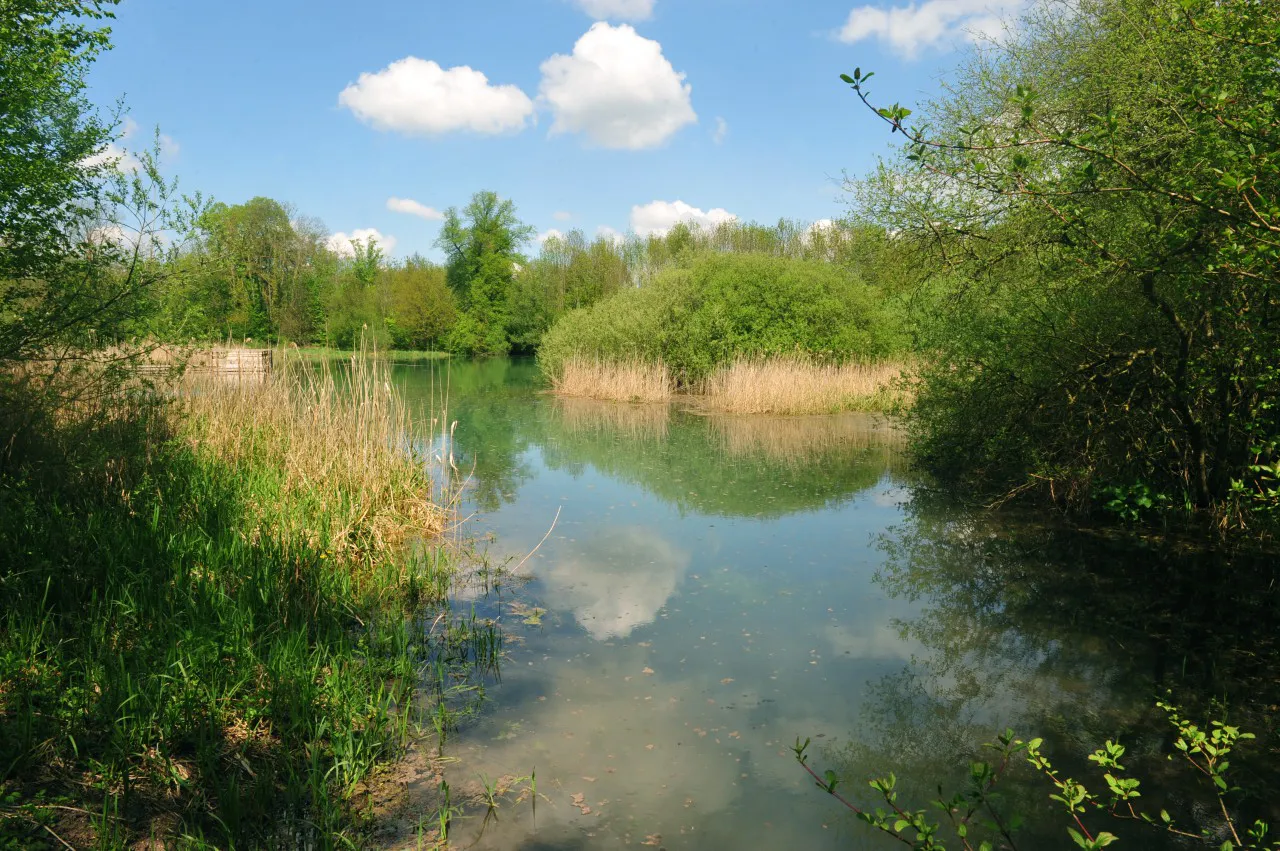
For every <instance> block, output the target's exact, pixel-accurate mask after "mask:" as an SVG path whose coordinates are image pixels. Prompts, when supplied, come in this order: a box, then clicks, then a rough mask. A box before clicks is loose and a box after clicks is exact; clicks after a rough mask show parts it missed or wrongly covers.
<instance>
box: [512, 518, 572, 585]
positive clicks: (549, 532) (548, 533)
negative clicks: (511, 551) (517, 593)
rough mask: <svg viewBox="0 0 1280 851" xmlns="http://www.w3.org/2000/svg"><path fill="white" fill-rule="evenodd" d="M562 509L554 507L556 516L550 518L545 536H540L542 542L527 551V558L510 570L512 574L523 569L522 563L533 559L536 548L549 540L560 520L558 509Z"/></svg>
mask: <svg viewBox="0 0 1280 851" xmlns="http://www.w3.org/2000/svg"><path fill="white" fill-rule="evenodd" d="M562 507H563V506H556V516H555V517H553V518H551V528H550V529H548V530H547V534H545V535H543V536H542V540H541V541H538V546H536V547H534V548H533V549H531V550H529V554H528V555H527V556H525V557H524V558H522V559H520V563H519V564H517V565H516V566H515V567H513V568H511V572H512V573H515V572H516V571H517V570H519V569H520V568H522V567H524V563H525V562H526V561H528V560H529V559H530V558H532V557H533V554H534V553H536V552H537V551H538V547H541V546H542V545H543V544H545V543H546V542H547V538H550V537H551V532H552V530H554V529H555V528H556V521H557V520H559V519H560V509H561V508H562Z"/></svg>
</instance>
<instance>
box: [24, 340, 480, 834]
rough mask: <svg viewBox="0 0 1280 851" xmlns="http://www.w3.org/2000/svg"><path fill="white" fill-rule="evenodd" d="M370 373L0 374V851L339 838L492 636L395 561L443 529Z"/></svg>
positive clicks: (439, 575) (419, 467)
mask: <svg viewBox="0 0 1280 851" xmlns="http://www.w3.org/2000/svg"><path fill="white" fill-rule="evenodd" d="M384 379H385V374H383V373H381V372H379V371H378V369H377V367H376V366H373V365H367V364H366V365H361V364H360V363H356V364H354V365H353V367H352V370H351V372H350V373H349V375H348V376H347V377H339V378H336V379H335V378H334V377H333V376H331V375H326V374H301V375H300V374H297V373H294V372H290V371H287V370H286V371H284V372H283V373H278V374H273V375H270V376H267V377H265V379H262V381H261V383H259V384H247V383H240V384H235V383H218V382H217V381H214V380H213V379H208V380H204V379H201V380H199V381H190V382H187V383H185V384H184V385H182V387H181V388H180V392H179V393H177V394H176V398H175V395H174V394H171V393H170V394H165V393H148V392H146V390H145V389H144V388H141V387H139V386H136V385H134V384H130V383H125V384H123V385H120V384H117V385H115V386H114V388H113V387H112V386H110V385H108V386H107V388H106V389H105V390H101V391H95V392H94V393H92V394H79V395H76V394H74V393H62V392H57V393H55V392H52V391H51V390H50V388H49V386H47V385H50V384H52V383H53V382H54V381H55V380H61V379H57V378H56V374H55V375H53V376H46V377H43V378H42V377H40V376H37V375H32V374H26V375H21V374H18V373H9V374H5V375H0V426H3V441H2V443H3V449H2V450H0V515H2V516H4V517H5V523H3V524H0V847H22V848H29V847H30V848H35V847H101V848H121V847H133V846H134V845H135V844H136V843H139V842H152V843H162V844H163V845H164V846H165V847H169V846H172V845H180V846H184V847H186V846H189V845H191V846H197V847H201V846H206V845H212V846H215V847H233V846H234V847H261V846H266V845H273V844H274V845H277V846H279V847H299V846H302V845H307V846H308V847H317V848H327V847H335V846H337V845H341V844H343V843H344V841H345V840H344V837H345V838H346V839H354V840H357V841H358V838H359V834H360V831H361V829H362V826H363V820H364V819H366V818H367V817H368V813H369V812H370V809H369V806H368V805H367V804H366V803H365V791H366V790H367V789H369V784H370V783H371V782H373V780H374V779H375V778H376V777H377V776H378V773H379V771H380V768H381V767H382V766H385V765H387V764H388V763H389V762H390V761H393V760H394V759H396V758H397V756H398V755H399V754H401V753H403V751H404V749H405V747H406V746H407V744H408V743H409V741H410V740H411V738H412V737H413V734H414V732H415V730H416V729H418V728H420V727H421V726H430V724H431V723H433V722H432V721H427V720H426V718H427V716H428V715H429V716H430V717H431V718H432V719H437V716H438V721H439V723H441V724H445V725H447V724H448V723H449V720H448V719H449V718H450V717H452V716H451V713H452V712H453V711H454V709H453V708H451V707H450V706H447V705H446V704H447V703H448V702H449V701H447V700H446V699H445V695H446V693H447V692H448V691H449V689H450V688H451V687H452V686H451V684H454V683H458V682H460V681H465V678H466V676H467V675H468V672H470V673H474V672H475V670H476V669H477V668H478V667H482V666H484V665H489V666H491V665H492V664H496V655H495V654H496V652H497V651H496V650H495V648H496V646H497V645H496V643H495V642H496V641H498V640H499V639H500V636H497V635H496V634H495V633H494V632H493V631H492V629H486V628H485V625H484V624H481V623H473V624H467V623H465V622H464V623H462V624H454V623H453V620H452V619H451V618H449V617H448V616H447V610H445V609H444V608H443V606H444V605H445V603H444V597H445V594H446V593H447V589H448V587H449V582H450V579H451V576H452V567H451V559H450V553H449V551H447V550H445V549H444V548H442V547H441V546H438V545H437V544H436V543H433V542H431V541H430V540H428V541H426V542H425V543H424V545H423V546H413V547H407V546H402V545H401V542H403V541H405V539H406V538H410V537H418V536H423V537H426V538H430V536H432V535H434V534H436V533H438V532H439V531H440V530H441V528H442V522H443V515H442V512H441V511H440V509H438V508H436V507H435V506H433V505H432V504H431V503H430V501H429V495H430V493H431V491H430V479H429V476H428V474H427V470H426V468H425V467H424V465H423V463H422V459H420V458H419V457H417V456H416V455H414V454H413V453H412V452H411V451H409V448H408V444H407V443H406V442H405V439H404V434H403V433H402V432H400V431H399V429H400V428H401V427H402V425H403V423H404V422H405V418H406V412H405V409H404V407H403V405H401V404H400V403H399V401H398V399H397V397H396V396H395V393H394V392H393V389H392V386H391V385H390V384H389V383H386V382H385V380H384ZM343 381H349V382H350V383H349V385H348V386H343V384H342V383H341V382H343ZM53 398H59V399H67V398H74V399H75V400H76V401H75V403H74V404H63V405H61V406H54V405H51V404H50V403H49V401H48V400H49V399H53ZM442 611H444V612H445V617H443V618H442V617H441V612H442ZM440 622H444V623H445V624H446V626H447V629H444V630H443V631H441V632H440V634H439V635H437V634H436V632H437V630H436V628H435V627H437V626H438V624H439V623H440ZM460 629H461V630H462V631H464V632H467V634H468V635H472V634H473V633H474V636H473V637H475V638H476V639H477V640H475V641H471V640H469V639H468V640H462V639H461V638H460V637H459V636H460V634H461V633H460ZM482 650H483V652H484V654H486V658H485V659H483V660H482V659H480V658H479V657H480V655H481V651H482ZM424 670H437V672H438V673H439V676H438V677H436V678H435V680H436V681H438V684H439V688H438V690H437V689H436V688H435V686H433V685H431V684H430V681H431V679H432V678H428V677H423V676H422V671H424ZM446 671H447V673H446ZM423 683H427V685H426V686H425V688H426V693H425V694H424V693H422V691H421V690H420V687H422V686H423Z"/></svg>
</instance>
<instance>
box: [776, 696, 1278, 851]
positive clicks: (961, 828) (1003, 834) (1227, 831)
mask: <svg viewBox="0 0 1280 851" xmlns="http://www.w3.org/2000/svg"><path fill="white" fill-rule="evenodd" d="M1157 706H1158V707H1159V708H1160V709H1161V710H1163V711H1164V712H1165V715H1166V717H1167V718H1168V721H1169V723H1170V724H1171V725H1172V727H1173V728H1174V733H1175V737H1174V739H1173V742H1172V744H1173V748H1174V750H1175V751H1176V753H1171V754H1169V756H1168V758H1169V759H1170V760H1177V761H1180V762H1182V763H1183V764H1184V765H1185V766H1187V767H1189V768H1190V770H1191V771H1193V772H1194V773H1195V775H1196V776H1198V777H1200V778H1202V779H1203V780H1206V781H1207V782H1208V785H1209V789H1210V792H1211V794H1212V796H1213V799H1214V806H1213V807H1212V809H1209V810H1207V812H1209V813H1213V814H1214V815H1213V816H1212V818H1215V819H1216V821H1215V822H1214V823H1213V824H1211V826H1207V827H1201V828H1199V829H1195V828H1194V827H1190V826H1188V825H1186V824H1185V823H1184V822H1183V821H1179V820H1178V819H1176V818H1175V817H1174V816H1172V815H1170V814H1169V812H1168V811H1167V810H1166V809H1160V810H1158V812H1156V813H1154V814H1153V813H1152V812H1150V811H1148V810H1147V809H1146V808H1145V807H1144V805H1143V802H1142V801H1141V798H1142V797H1143V795H1142V791H1141V787H1142V782H1141V780H1139V779H1137V778H1135V777H1132V776H1130V775H1129V772H1128V771H1127V769H1126V768H1125V766H1124V765H1123V764H1122V763H1121V762H1120V760H1121V759H1122V758H1123V757H1124V756H1125V748H1124V746H1123V745H1121V744H1119V743H1117V742H1113V741H1107V742H1106V743H1105V744H1104V745H1103V746H1102V747H1101V748H1098V749H1097V750H1095V751H1094V752H1093V753H1092V754H1090V755H1089V761H1090V762H1092V763H1094V764H1095V765H1096V766H1097V767H1098V768H1099V769H1100V770H1101V771H1102V781H1103V783H1104V785H1105V788H1106V791H1105V792H1101V793H1098V792H1094V791H1091V790H1090V789H1089V788H1088V787H1087V786H1086V785H1085V784H1084V783H1082V782H1080V781H1077V780H1075V779H1074V778H1071V777H1065V776H1063V774H1062V773H1061V772H1060V771H1059V770H1058V769H1055V768H1054V765H1053V763H1052V762H1051V761H1050V760H1049V758H1048V757H1047V756H1046V755H1045V753H1044V750H1043V745H1044V742H1043V740H1042V739H1038V738H1037V739H1031V740H1030V741H1023V740H1022V739H1019V738H1017V737H1015V735H1014V733H1013V731H1012V730H1006V731H1004V732H1003V733H1002V734H1000V735H999V736H998V737H997V738H996V741H995V742H993V743H990V744H987V745H985V746H984V747H985V748H986V749H989V750H992V751H994V752H995V754H996V758H995V760H994V761H993V762H985V761H984V762H974V763H972V764H971V765H970V767H969V785H968V787H967V788H966V789H964V790H963V791H960V792H957V793H956V794H955V795H953V796H952V797H950V798H948V797H945V796H941V797H939V798H937V799H936V800H934V801H932V802H931V804H932V807H933V810H932V812H931V811H930V810H925V809H920V810H912V809H906V808H905V805H904V804H903V803H902V802H901V801H900V798H899V794H898V790H897V786H898V780H897V778H896V777H895V776H894V775H892V774H890V775H888V776H886V777H880V778H876V779H874V780H872V781H870V783H869V784H868V785H869V786H870V787H871V789H872V790H873V791H874V792H875V793H876V797H877V798H878V799H879V800H882V801H883V802H884V804H885V805H886V806H884V807H875V808H871V807H863V806H859V805H858V804H856V803H854V802H852V801H850V800H848V799H847V798H846V797H844V796H842V795H840V794H839V793H837V792H836V786H837V785H838V781H837V777H836V774H835V772H833V771H830V770H828V771H826V772H825V774H824V775H823V776H819V775H818V773H817V772H816V771H815V770H814V769H813V768H812V767H811V766H810V765H809V754H808V749H809V740H808V739H805V740H804V741H803V742H801V741H800V740H799V739H798V738H797V739H796V744H795V746H794V747H793V748H792V750H793V752H794V753H795V757H796V760H797V761H798V762H799V763H800V765H801V766H802V767H803V768H804V769H805V771H807V772H808V773H809V775H810V776H811V777H813V779H814V782H815V784H816V785H817V786H818V788H820V789H822V790H823V791H824V792H826V793H827V794H829V795H831V796H832V797H834V798H835V799H836V800H837V801H839V802H840V803H841V805H843V806H844V807H845V808H846V809H848V810H849V811H850V812H852V813H854V814H855V815H856V816H857V817H858V819H859V820H861V821H863V822H865V823H867V824H869V825H871V826H872V827H873V828H875V829H876V830H879V831H880V832H882V833H884V834H887V835H888V836H890V837H893V838H894V839H897V840H899V841H901V842H902V843H904V844H906V845H908V846H910V847H912V848H918V849H922V851H943V849H945V848H947V847H957V846H958V847H960V848H963V849H966V851H980V849H992V848H995V847H996V846H997V844H998V845H999V847H1002V848H1008V849H1011V851H1017V849H1018V848H1019V847H1020V846H1019V844H1018V842H1019V840H1018V828H1019V826H1020V825H1021V823H1022V822H1023V820H1024V819H1023V817H1022V816H1021V815H1020V814H1019V813H1017V812H1011V811H1010V808H1009V805H1008V801H1007V800H1006V798H1005V797H1004V796H1002V795H1001V794H1000V792H999V791H998V788H997V787H998V785H999V784H1000V781H1001V780H1002V779H1003V778H1005V777H1006V776H1007V775H1008V774H1009V772H1010V770H1011V768H1012V765H1013V763H1014V762H1016V761H1022V762H1025V763H1026V764H1028V765H1030V766H1031V767H1032V768H1033V769H1034V770H1035V772H1036V774H1037V775H1038V776H1039V778H1040V779H1041V780H1042V781H1045V782H1046V783H1047V785H1048V787H1049V790H1050V791H1049V794H1048V798H1049V800H1050V801H1052V802H1054V804H1055V805H1056V807H1057V810H1058V812H1059V813H1060V814H1063V815H1065V817H1066V820H1067V826H1066V827H1065V833H1066V835H1067V836H1068V837H1069V838H1070V839H1071V842H1072V844H1073V845H1074V846H1076V847H1078V848H1082V849H1085V851H1097V849H1100V848H1106V847H1107V846H1109V845H1112V844H1115V843H1117V842H1119V837H1118V836H1117V835H1116V834H1114V833H1111V832H1109V831H1106V830H1103V829H1101V828H1100V827H1098V825H1097V822H1099V821H1102V822H1103V823H1106V822H1107V821H1114V822H1116V823H1128V824H1132V825H1135V826H1143V827H1146V828H1149V829H1150V830H1153V831H1155V832H1157V833H1160V834H1165V835H1167V836H1169V837H1170V838H1174V837H1177V838H1181V839H1185V840H1198V841H1199V843H1201V844H1203V845H1205V846H1213V847H1218V848H1221V849H1223V851H1230V849H1249V851H1274V849H1277V848H1280V842H1277V841H1275V840H1272V841H1267V838H1266V837H1267V834H1268V833H1269V832H1270V825H1269V824H1268V823H1267V822H1265V821H1262V820H1257V821H1255V822H1254V823H1253V825H1252V826H1251V827H1249V828H1248V829H1247V830H1245V831H1244V835H1243V837H1242V836H1241V833H1240V829H1239V825H1238V818H1237V816H1235V815H1234V814H1233V813H1232V808H1231V807H1230V806H1229V802H1228V795H1229V794H1230V793H1233V792H1238V791H1240V790H1239V789H1237V788H1235V787H1233V786H1232V785H1231V784H1230V782H1229V781H1228V779H1227V770H1228V768H1229V767H1230V760H1229V759H1228V757H1229V756H1230V755H1231V754H1232V752H1233V751H1234V750H1235V748H1236V746H1237V745H1238V744H1239V743H1240V742H1242V741H1248V740H1250V739H1253V738H1254V737H1253V735H1252V734H1250V733H1243V732H1241V731H1240V730H1239V729H1238V728H1237V727H1234V726H1231V725H1229V724H1226V723H1225V722H1222V721H1216V720H1215V721H1213V722H1212V723H1211V725H1210V728H1209V729H1208V730H1207V731H1206V730H1203V729H1201V728H1200V727H1199V726H1197V725H1196V724H1194V723H1192V722H1190V721H1188V720H1187V719H1185V718H1184V717H1183V716H1182V714H1181V712H1180V711H1179V710H1178V709H1177V708H1176V707H1174V706H1172V705H1170V704H1168V703H1164V702H1160V703H1157ZM1007 782H1008V781H1006V785H1007ZM939 793H940V795H941V788H939ZM1185 806H1186V809H1187V811H1188V812H1187V816H1186V821H1201V820H1202V818H1203V816H1202V813H1203V812H1205V811H1206V810H1202V809H1201V808H1200V807H1199V806H1198V805H1197V804H1195V803H1191V802H1188V803H1186V805H1185ZM934 813H937V814H934ZM1090 824H1092V825H1093V827H1092V829H1091V828H1090V827H1089V825H1090ZM1224 836H1225V837H1227V838H1226V840H1225V841H1223V837H1224ZM952 842H954V844H953V845H949V843H952Z"/></svg>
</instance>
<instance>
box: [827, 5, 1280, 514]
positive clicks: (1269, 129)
mask: <svg viewBox="0 0 1280 851" xmlns="http://www.w3.org/2000/svg"><path fill="white" fill-rule="evenodd" d="M1278 37H1280V8H1277V7H1276V6H1275V4H1268V3H1258V2H1254V0H1227V2H1202V0H1178V2H1173V0H1105V2H1104V0H1091V2H1086V3H1083V4H1080V5H1079V7H1078V9H1076V10H1075V11H1074V12H1073V13H1072V14H1069V15H1063V14H1061V13H1060V11H1059V10H1058V9H1056V8H1055V7H1054V6H1053V5H1052V4H1049V3H1042V4H1040V5H1038V6H1036V7H1034V8H1033V10H1032V12H1031V13H1030V15H1029V18H1028V19H1027V20H1026V21H1025V22H1024V23H1023V25H1022V26H1021V27H1020V28H1019V33H1018V35H1017V36H1016V37H1014V38H1013V39H1012V40H1011V41H1010V43H1009V44H1008V45H1006V46H1003V47H998V48H995V49H992V50H987V51H982V52H979V53H977V54H975V55H974V57H973V59H972V60H971V62H970V63H969V64H968V65H967V66H966V67H965V68H963V69H961V71H960V73H959V75H958V77H957V82H956V83H955V85H954V88H953V89H952V91H951V94H950V96H949V97H948V98H947V99H945V100H943V101H941V102H939V103H934V104H930V105H927V106H926V107H925V108H924V110H923V111H924V112H925V114H926V115H925V121H924V122H923V123H922V124H921V125H919V126H912V125H909V124H907V123H906V122H907V120H908V118H909V116H910V115H911V113H910V111H909V110H907V109H905V108H904V107H902V106H900V105H897V104H894V105H892V106H889V107H880V108H876V107H873V108H874V109H875V112H876V114H877V115H878V116H879V119H880V120H883V121H885V122H886V123H887V124H888V125H889V126H890V128H891V132H893V133H895V134H896V133H902V134H903V135H904V137H905V140H906V144H905V148H904V150H903V158H902V160H901V161H900V162H899V163H898V164H897V165H896V166H895V167H893V168H891V169H890V168H886V169H884V170H882V171H881V173H880V174H879V175H877V176H875V177H873V178H871V179H870V180H868V181H866V182H864V183H863V184H862V185H861V188H860V193H861V202H862V210H863V214H864V215H865V216H866V217H868V218H869V219H870V220H872V221H875V222H878V223H880V224H882V225H884V226H886V227H892V228H895V229H896V230H898V231H899V232H900V234H901V237H900V239H901V241H902V244H903V246H904V248H910V249H911V250H915V251H918V252H919V253H920V255H921V257H922V258H925V259H922V261H921V265H926V266H927V267H928V268H930V269H932V270H934V274H933V275H932V276H931V279H930V281H929V287H928V288H927V290H926V293H925V297H924V298H923V300H922V307H923V308H924V309H923V310H922V311H921V314H920V315H921V322H922V325H923V328H922V335H921V346H922V348H923V349H924V350H925V351H926V352H928V353H929V354H930V362H931V366H930V367H928V368H927V369H926V370H925V373H924V376H923V378H924V383H923V387H922V388H921V392H920V394H919V396H918V399H917V405H916V408H915V415H914V416H915V425H916V433H917V437H918V439H919V440H918V445H919V449H920V455H921V457H922V458H923V459H924V460H925V461H926V462H927V463H928V464H929V465H930V466H931V467H932V468H933V469H934V470H935V471H937V472H939V473H942V474H944V475H948V476H953V477H956V478H963V479H966V480H970V481H975V482H977V483H979V484H980V485H981V486H983V487H985V488H990V489H993V490H996V489H998V490H1004V491H1008V490H1010V489H1012V490H1014V491H1015V492H1016V491H1018V490H1029V489H1032V488H1036V489H1043V490H1045V491H1046V492H1047V493H1048V494H1049V495H1051V496H1053V497H1055V498H1057V499H1059V500H1061V501H1063V502H1064V503H1066V504H1068V505H1071V506H1088V505H1089V504H1090V503H1091V502H1092V501H1093V500H1094V499H1095V498H1096V497H1097V495H1099V494H1103V495H1104V498H1105V499H1107V500H1108V501H1111V502H1114V499H1113V498H1114V495H1115V493H1116V491H1115V488H1128V487H1130V486H1132V485H1133V484H1134V483H1138V484H1140V485H1141V486H1142V487H1145V488H1147V489H1148V490H1149V491H1150V493H1152V494H1157V495H1161V496H1160V497H1159V499H1161V500H1163V501H1164V504H1165V505H1167V506H1168V508H1170V509H1174V510H1182V509H1184V507H1190V508H1191V509H1192V510H1195V511H1207V512H1210V513H1212V514H1213V515H1214V516H1215V517H1217V518H1218V519H1219V520H1221V521H1223V525H1224V527H1230V526H1231V525H1233V523H1234V522H1236V521H1239V520H1240V517H1241V514H1240V512H1242V511H1244V512H1248V511H1255V512H1256V511H1268V512H1269V511H1270V510H1271V508H1272V507H1273V506H1274V501H1275V499H1276V498H1277V495H1276V490H1275V487H1274V482H1275V477H1274V475H1273V471H1274V468H1275V463H1276V460H1277V459H1276V455H1275V452H1276V445H1277V443H1276V437H1277V435H1280V418H1278V417H1277V413H1276V407H1275V399H1276V395H1277V392H1280V382H1278V381H1277V374H1276V372H1275V369H1274V355H1275V352H1276V351H1280V338H1278V337H1277V332H1276V328H1277V327H1280V326H1277V324H1276V315H1277V310H1280V297H1278V294H1280V106H1278V104H1280V97H1278V96H1277V95H1278V94H1280V67H1278V66H1277V65H1276V63H1275V51H1274V45H1275V43H1276V39H1277V38H1278ZM869 77H870V75H869V74H863V73H862V72H861V71H860V70H859V71H857V72H855V73H854V74H853V75H851V76H848V77H847V78H846V82H847V83H849V84H850V85H851V86H852V87H853V89H854V90H855V93H856V94H857V95H858V96H859V97H860V98H862V100H863V101H864V102H865V103H867V104H868V106H872V101H871V97H870V92H869V90H868V87H867V80H868V79H869ZM1153 513H1154V512H1153Z"/></svg>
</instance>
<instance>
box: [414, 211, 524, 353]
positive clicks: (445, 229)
mask: <svg viewBox="0 0 1280 851" xmlns="http://www.w3.org/2000/svg"><path fill="white" fill-rule="evenodd" d="M532 236H533V228H531V227H529V226H527V225H525V224H522V223H521V222H520V220H519V219H518V218H516V208H515V204H514V203H513V202H512V201H511V200H510V199H504V198H499V197H498V195H497V193H496V192H477V193H476V194H475V195H474V196H473V197H472V199H471V202H470V203H469V204H467V206H466V207H465V208H464V209H463V210H462V211H461V212H459V211H458V210H457V209H456V208H453V207H450V208H449V209H448V210H446V211H445V218H444V225H443V226H442V227H441V230H440V236H439V238H438V239H437V245H439V246H440V248H441V249H443V250H444V252H445V253H446V255H447V256H448V270H449V271H448V281H449V287H450V288H451V289H452V290H453V292H454V294H455V296H456V297H457V300H458V310H459V317H458V323H457V325H456V326H455V327H454V330H453V334H452V335H451V339H450V350H451V351H455V352H459V353H463V354H471V355H503V354H506V353H507V352H508V351H509V350H510V348H511V339H510V335H509V330H508V326H509V325H510V323H511V290H512V282H513V279H514V276H515V270H516V265H517V263H518V261H519V259H520V256H521V255H520V247H521V246H522V245H523V244H524V243H526V242H528V240H529V239H530V237H532Z"/></svg>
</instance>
